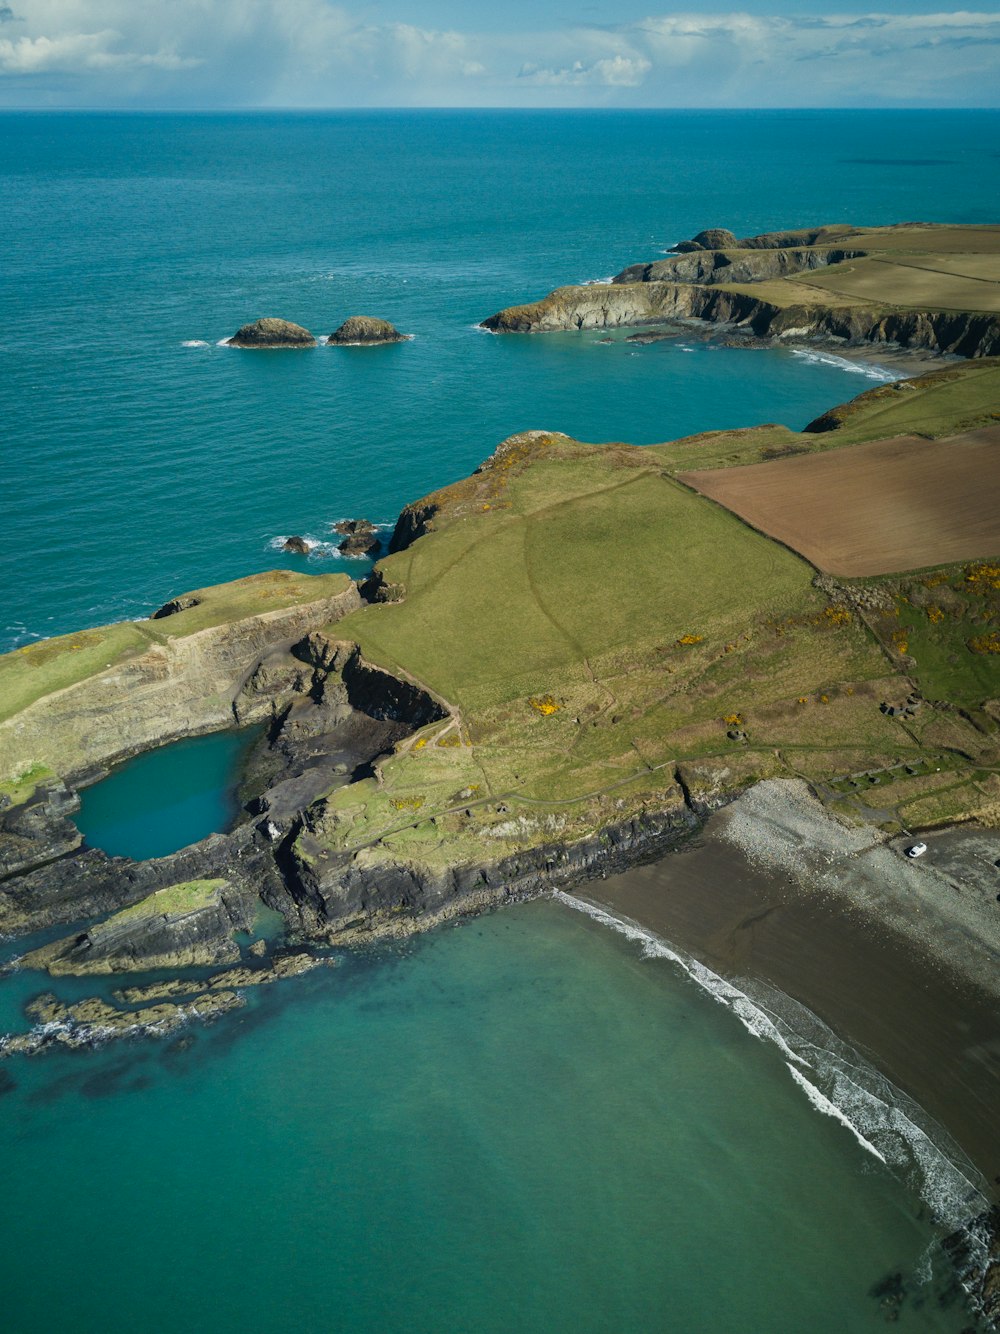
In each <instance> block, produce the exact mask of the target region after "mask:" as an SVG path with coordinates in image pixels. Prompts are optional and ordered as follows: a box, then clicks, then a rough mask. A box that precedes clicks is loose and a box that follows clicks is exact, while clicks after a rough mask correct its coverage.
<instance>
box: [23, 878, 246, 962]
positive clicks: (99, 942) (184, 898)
mask: <svg viewBox="0 0 1000 1334" xmlns="http://www.w3.org/2000/svg"><path fill="white" fill-rule="evenodd" d="M250 908H251V905H250V904H249V903H247V901H246V897H245V896H242V895H240V894H238V893H237V892H236V891H235V888H234V886H233V885H232V884H230V883H229V882H228V881H226V880H221V879H219V880H191V881H187V882H185V883H182V884H178V885H167V886H166V887H164V888H163V889H159V890H157V891H156V892H155V893H153V894H151V895H150V896H149V897H148V898H145V899H141V900H140V901H139V902H138V903H136V904H133V905H132V906H131V907H129V908H124V909H122V910H121V911H120V912H117V913H115V914H114V915H113V916H111V917H109V918H108V919H107V920H106V921H103V922H99V923H97V924H95V925H94V926H91V927H88V929H87V930H86V931H84V932H82V933H81V934H79V935H76V936H69V937H67V938H65V939H63V940H57V941H54V942H52V943H51V944H49V945H43V946H42V947H41V948H40V949H37V950H33V951H32V952H31V953H30V954H26V955H25V956H24V957H23V959H22V960H21V966H22V967H25V968H42V969H45V970H46V971H47V972H49V973H51V974H52V975H53V976H54V977H55V976H60V975H64V974H69V975H71V976H73V977H83V976H86V975H88V974H100V973H135V972H151V971H152V970H154V969H157V968H193V967H199V966H203V965H211V964H221V963H235V962H236V961H237V960H238V959H239V957H240V951H239V947H238V946H237V944H236V943H235V941H234V940H233V932H234V931H236V930H239V929H243V930H247V929H248V928H249V927H250V926H251V925H252V911H250Z"/></svg>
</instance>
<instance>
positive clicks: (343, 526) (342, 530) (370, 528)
mask: <svg viewBox="0 0 1000 1334" xmlns="http://www.w3.org/2000/svg"><path fill="white" fill-rule="evenodd" d="M333 531H334V532H335V533H339V534H340V535H341V537H353V536H354V534H355V533H374V531H375V525H374V524H373V523H372V522H371V521H370V520H369V519H341V520H340V521H339V522H338V523H335V524H334V525H333Z"/></svg>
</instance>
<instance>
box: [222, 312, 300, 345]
mask: <svg viewBox="0 0 1000 1334" xmlns="http://www.w3.org/2000/svg"><path fill="white" fill-rule="evenodd" d="M226 341H227V343H228V344H229V346H230V347H315V346H316V339H315V338H314V337H313V336H312V334H311V333H310V332H309V330H308V329H303V327H302V325H301V324H292V322H291V321H290V320H278V319H274V318H271V317H266V318H265V319H262V320H254V321H253V323H252V324H244V325H243V327H242V328H241V329H237V330H236V332H235V333H234V334H233V336H232V338H229V339H227V340H226Z"/></svg>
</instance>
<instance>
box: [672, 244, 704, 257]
mask: <svg viewBox="0 0 1000 1334" xmlns="http://www.w3.org/2000/svg"><path fill="white" fill-rule="evenodd" d="M704 248H705V247H704V246H701V245H699V244H698V242H697V241H678V242H677V244H676V245H675V246H674V247H673V250H674V254H676V255H690V254H692V253H693V252H694V251H695V250H704Z"/></svg>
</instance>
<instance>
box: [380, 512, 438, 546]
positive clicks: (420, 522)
mask: <svg viewBox="0 0 1000 1334" xmlns="http://www.w3.org/2000/svg"><path fill="white" fill-rule="evenodd" d="M437 512H438V506H437V504H436V503H435V502H434V501H433V500H419V501H417V502H416V503H415V504H411V505H407V506H405V508H403V509H402V510H401V511H400V514H399V518H398V519H397V520H396V526H395V528H394V529H393V530H392V537H391V538H390V539H389V554H390V555H395V554H396V552H397V551H405V550H406V548H407V547H408V546H410V545H412V543H414V542H415V541H416V540H417V538H418V537H423V535H424V534H425V533H429V532H430V530H431V528H432V527H433V524H432V522H431V521H432V519H433V518H434V516H435V514H437Z"/></svg>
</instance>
